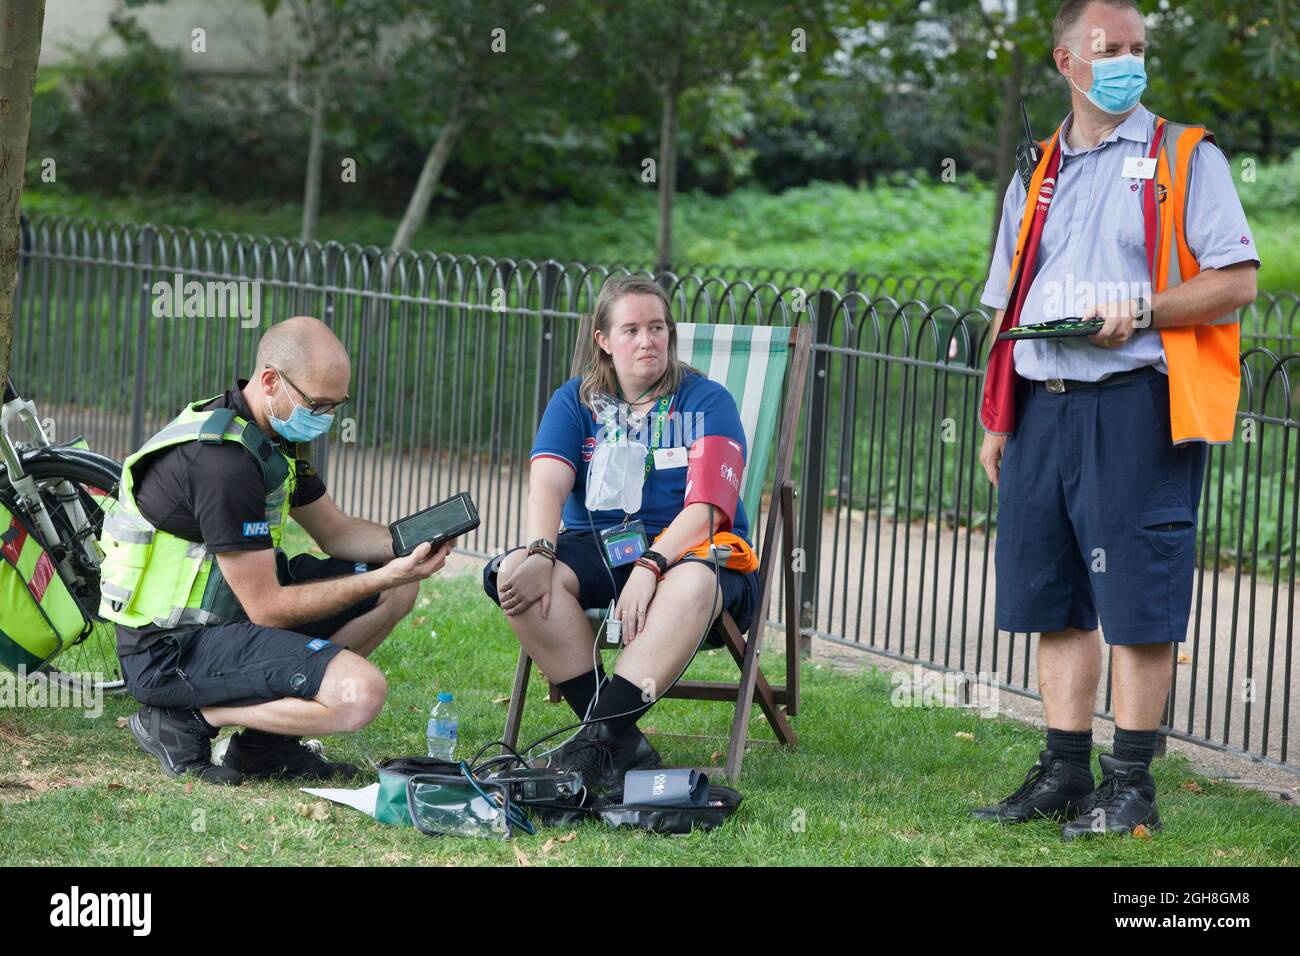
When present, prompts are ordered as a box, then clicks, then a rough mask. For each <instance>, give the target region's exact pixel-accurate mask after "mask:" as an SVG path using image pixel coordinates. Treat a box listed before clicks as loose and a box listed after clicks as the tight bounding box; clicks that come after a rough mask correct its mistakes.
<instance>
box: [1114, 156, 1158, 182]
mask: <svg viewBox="0 0 1300 956" xmlns="http://www.w3.org/2000/svg"><path fill="white" fill-rule="evenodd" d="M1155 174H1156V159H1155V157H1154V156H1126V157H1125V158H1124V168H1123V169H1122V170H1121V171H1120V175H1121V176H1123V177H1124V178H1125V179H1150V178H1151V177H1153V176H1154V175H1155Z"/></svg>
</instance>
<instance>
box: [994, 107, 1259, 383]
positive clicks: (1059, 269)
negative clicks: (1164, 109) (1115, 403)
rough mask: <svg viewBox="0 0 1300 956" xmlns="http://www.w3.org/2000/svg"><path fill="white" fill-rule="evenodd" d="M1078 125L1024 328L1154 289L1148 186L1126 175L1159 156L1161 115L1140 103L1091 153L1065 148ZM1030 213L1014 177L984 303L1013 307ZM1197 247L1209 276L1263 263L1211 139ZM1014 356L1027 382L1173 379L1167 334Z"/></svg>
mask: <svg viewBox="0 0 1300 956" xmlns="http://www.w3.org/2000/svg"><path fill="white" fill-rule="evenodd" d="M1073 118H1074V114H1073V113H1071V114H1070V115H1069V116H1067V117H1066V120H1065V125H1064V127H1063V129H1062V134H1061V168H1060V171H1059V172H1058V173H1057V177H1056V189H1055V191H1054V192H1053V194H1052V201H1051V206H1050V208H1049V211H1048V213H1047V219H1046V221H1045V223H1044V225H1043V236H1042V240H1041V242H1040V243H1039V247H1038V268H1037V271H1036V272H1035V274H1034V281H1033V283H1032V284H1031V285H1030V286H1029V292H1028V294H1027V295H1026V297H1025V305H1024V309H1023V311H1022V312H1021V314H1020V324H1021V325H1035V324H1037V323H1039V322H1047V321H1049V320H1051V319H1061V318H1065V317H1066V316H1071V315H1081V314H1082V313H1083V312H1084V310H1086V309H1087V308H1089V307H1090V306H1093V305H1098V304H1101V303H1103V302H1108V301H1122V300H1124V299H1135V298H1137V297H1138V296H1139V295H1141V294H1146V295H1150V294H1151V291H1152V290H1151V285H1150V284H1151V275H1150V273H1149V272H1148V271H1147V247H1146V227H1145V221H1144V220H1143V217H1142V188H1141V187H1142V182H1143V181H1142V180H1140V179H1136V178H1126V177H1125V176H1124V175H1123V173H1124V160H1125V159H1128V158H1129V157H1140V156H1146V155H1147V154H1148V153H1149V152H1150V151H1151V137H1152V134H1153V132H1154V129H1155V119H1156V118H1155V116H1154V114H1152V113H1151V112H1150V111H1149V110H1148V109H1146V107H1144V106H1141V105H1139V106H1138V107H1137V108H1136V109H1134V110H1133V112H1132V113H1130V114H1129V115H1128V116H1127V117H1125V119H1124V122H1122V123H1120V124H1119V126H1117V127H1116V128H1115V129H1114V130H1112V131H1111V133H1110V135H1109V136H1107V137H1106V138H1105V139H1104V140H1102V141H1101V142H1100V143H1098V144H1097V145H1096V146H1094V147H1092V148H1091V149H1075V148H1074V147H1072V146H1070V145H1069V143H1067V142H1066V141H1065V132H1066V131H1068V130H1069V128H1070V122H1071V120H1073ZM1024 209H1025V187H1024V184H1023V183H1021V181H1020V177H1019V175H1016V176H1012V177H1011V184H1010V186H1008V187H1007V191H1006V195H1005V197H1004V198H1003V203H1002V221H1001V224H1000V226H999V228H998V240H997V245H996V246H995V247H994V251H993V261H992V263H991V264H990V266H989V277H988V283H987V284H986V285H985V286H984V294H983V295H982V296H981V297H980V302H981V303H983V304H984V305H986V306H988V307H989V308H990V309H1005V308H1006V307H1007V303H1008V297H1007V276H1008V275H1009V274H1010V272H1011V259H1012V257H1013V256H1014V254H1015V245H1016V237H1017V235H1018V234H1019V231H1020V217H1021V214H1022V213H1023V212H1024ZM1187 244H1188V246H1189V247H1190V248H1191V250H1192V252H1193V253H1194V254H1195V255H1196V258H1197V260H1198V261H1199V262H1200V264H1201V268H1202V269H1222V268H1223V267H1225V266H1230V265H1234V264H1236V263H1238V262H1254V263H1255V264H1256V265H1259V252H1258V251H1257V250H1256V248H1255V241H1254V237H1253V236H1252V235H1251V232H1250V226H1249V225H1248V224H1247V223H1246V215H1245V213H1244V212H1243V211H1242V208H1241V200H1240V199H1238V198H1237V190H1236V187H1235V186H1234V184H1233V181H1232V171H1231V169H1230V168H1229V166H1228V161H1227V159H1226V158H1225V157H1224V155H1223V153H1222V151H1220V149H1219V148H1218V147H1217V146H1215V145H1214V144H1213V143H1209V142H1204V141H1202V142H1201V143H1199V144H1197V147H1196V150H1195V151H1194V152H1193V153H1192V162H1191V169H1190V172H1189V173H1188V186H1187ZM1012 357H1013V360H1014V362H1015V366H1016V372H1018V373H1019V374H1020V375H1021V377H1023V378H1028V379H1036V380H1039V381H1042V380H1045V379H1049V378H1073V379H1080V380H1082V381H1090V382H1095V381H1097V380H1099V379H1101V378H1102V377H1103V376H1105V375H1108V374H1111V373H1114V372H1126V371H1129V370H1130V369H1136V368H1141V367H1142V366H1144V365H1153V366H1155V368H1156V370H1157V371H1159V372H1162V373H1164V374H1166V375H1167V374H1168V373H1169V368H1168V366H1167V365H1166V363H1165V353H1164V347H1163V344H1162V342H1161V339H1160V330H1159V329H1158V328H1150V329H1139V330H1138V331H1136V332H1135V333H1134V334H1133V337H1132V338H1130V339H1129V340H1128V341H1127V342H1125V343H1124V344H1123V345H1120V346H1116V347H1115V348H1104V347H1102V346H1100V345H1095V344H1093V342H1092V341H1091V340H1089V339H1088V337H1087V336H1079V337H1069V338H1048V339H1025V340H1024V341H1021V342H1017V343H1015V348H1014V350H1013V351H1012Z"/></svg>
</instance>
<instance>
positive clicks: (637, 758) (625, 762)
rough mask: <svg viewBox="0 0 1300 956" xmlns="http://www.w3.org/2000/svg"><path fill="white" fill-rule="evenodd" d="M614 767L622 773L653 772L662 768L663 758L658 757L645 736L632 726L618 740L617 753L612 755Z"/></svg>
mask: <svg viewBox="0 0 1300 956" xmlns="http://www.w3.org/2000/svg"><path fill="white" fill-rule="evenodd" d="M614 763H615V766H617V767H620V768H622V771H623V772H624V773H627V772H628V771H629V770H654V769H656V768H657V767H662V766H663V763H664V762H663V758H662V757H660V756H659V751H657V750H655V749H654V747H652V746H650V741H648V740H646V736H645V734H643V733H641V731H640V729H638V727H637V726H636V724H633V725H632V726H631V728H630V729H629V730H628V731H627V732H626V733H625V734H623V736H622V737H620V738H618V752H617V753H616V754H615V755H614Z"/></svg>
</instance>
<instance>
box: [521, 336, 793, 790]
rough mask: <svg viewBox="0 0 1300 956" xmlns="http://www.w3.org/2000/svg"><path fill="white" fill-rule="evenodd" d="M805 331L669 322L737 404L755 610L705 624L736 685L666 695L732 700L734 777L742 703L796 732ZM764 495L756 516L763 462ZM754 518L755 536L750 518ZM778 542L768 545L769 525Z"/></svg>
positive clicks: (582, 348)
mask: <svg viewBox="0 0 1300 956" xmlns="http://www.w3.org/2000/svg"><path fill="white" fill-rule="evenodd" d="M591 323H592V318H591V316H584V317H583V320H582V323H581V325H580V326H579V330H578V347H577V349H576V351H575V354H574V357H573V365H572V369H571V372H570V374H571V375H578V374H581V369H582V368H583V366H584V363H585V360H586V353H587V350H588V349H590V348H594V347H595V345H594V342H593V340H592V325H591ZM810 344H811V342H810V334H809V330H808V329H807V328H805V327H802V326H799V327H795V328H787V327H784V326H742V325H700V324H691V323H685V322H679V323H678V324H677V354H678V357H679V358H680V359H681V360H682V361H683V362H685V363H686V364H688V365H691V366H693V367H695V368H697V369H699V370H700V371H701V372H704V373H705V374H706V375H708V377H709V378H711V379H713V380H714V381H716V382H719V383H721V384H722V385H725V386H726V388H727V391H729V392H730V393H731V395H732V397H733V398H734V399H735V400H736V406H737V408H738V409H739V410H740V418H741V422H742V424H743V425H744V428H745V441H746V444H747V447H748V451H749V460H748V461H747V462H746V465H745V477H744V486H743V487H742V488H741V500H742V501H743V502H744V505H745V513H746V514H748V515H749V516H750V519H751V528H750V534H751V537H752V538H753V543H754V547H755V550H756V551H757V553H758V556H759V570H758V575H759V595H760V597H759V604H758V608H759V610H758V612H756V613H755V615H754V618H755V619H754V621H753V623H752V624H751V625H750V633H749V634H748V635H743V634H741V632H740V629H739V628H738V627H737V626H736V622H735V620H733V619H732V617H731V615H730V614H728V613H727V612H726V611H725V610H724V611H723V612H722V613H721V614H720V615H719V616H718V620H717V622H716V623H715V624H714V629H715V631H717V632H719V636H720V637H721V639H722V642H723V646H725V647H726V648H727V649H728V650H729V651H730V652H731V655H732V657H733V658H734V659H735V661H736V664H737V665H738V666H739V668H740V681H739V683H730V682H726V681H699V680H681V681H678V682H677V684H676V686H674V687H673V688H672V690H670V691H669V692H668V694H667V695H666V696H668V697H678V698H686V699H691V700H717V701H730V702H731V703H733V704H734V706H735V713H734V716H733V718H732V724H731V736H730V741H729V745H728V749H727V765H726V775H727V777H728V779H730V780H732V781H735V780H736V779H738V778H739V776H740V765H741V761H742V760H743V759H744V751H745V744H746V743H747V733H746V732H747V729H748V727H749V715H750V709H751V706H752V705H753V703H754V701H755V700H757V702H758V705H759V707H760V708H761V709H762V711H763V713H764V715H766V717H767V720H768V723H770V724H771V725H772V730H773V731H774V732H775V733H776V736H777V739H778V740H779V741H780V742H781V743H783V744H785V745H787V746H793V745H794V744H795V743H796V742H797V740H798V738H797V737H796V736H795V733H794V730H793V728H791V726H790V722H789V719H788V717H789V716H790V715H794V714H796V713H797V712H798V709H799V607H798V591H797V589H796V586H795V579H794V564H793V556H792V553H791V552H792V550H793V546H794V540H795V539H794V519H795V513H794V483H793V481H792V480H791V478H790V464H791V459H792V457H793V455H794V436H795V426H796V424H797V422H798V419H799V406H800V404H801V401H802V398H803V392H804V383H805V381H806V378H807V372H808V357H809V349H810ZM773 455H775V459H776V460H775V464H774V467H772V469H771V471H772V474H773V480H772V484H771V488H772V494H771V499H770V502H769V505H768V508H767V511H766V513H765V514H764V513H763V512H762V510H761V504H762V501H763V492H764V490H765V488H766V487H767V485H766V484H765V479H766V477H767V475H768V471H769V463H771V462H772V457H773ZM760 515H762V518H763V527H762V535H761V537H756V535H758V532H759V528H758V521H759V516H760ZM778 521H780V539H779V541H780V543H779V549H778V545H777V541H778V537H777V522H778ZM778 568H779V569H780V571H781V574H782V575H783V579H784V584H785V614H784V617H785V645H786V646H785V653H786V682H785V684H784V685H778V686H773V685H772V684H770V683H769V682H768V680H767V678H766V677H764V676H763V674H762V672H761V671H760V670H759V668H758V654H759V649H760V647H759V645H760V644H761V640H759V639H758V638H761V636H762V634H763V630H764V626H765V625H764V618H765V616H766V608H767V606H768V599H769V595H770V594H771V590H772V580H773V575H774V574H775V573H776V572H777V570H778ZM606 613H607V612H606V610H603V609H595V610H589V611H588V612H587V617H588V619H589V620H590V621H591V622H592V626H593V629H594V628H598V627H599V626H600V622H601V620H602V619H603V618H604V616H605V614H606ZM531 666H532V661H531V660H530V659H529V657H528V655H527V653H525V652H524V651H523V650H521V651H520V653H519V664H518V666H517V667H516V669H515V679H514V686H513V689H512V692H511V695H510V708H509V711H508V713H507V716H506V729H505V735H504V740H505V741H506V743H508V744H510V745H511V746H512V747H513V746H515V745H516V744H517V743H518V739H519V723H520V719H521V717H522V716H523V709H524V697H525V694H526V693H527V689H528V675H529V671H530V668H531ZM560 699H561V698H560V694H559V690H558V689H557V688H556V687H555V685H554V684H552V685H551V687H550V700H551V701H552V702H554V703H558V702H559V701H560Z"/></svg>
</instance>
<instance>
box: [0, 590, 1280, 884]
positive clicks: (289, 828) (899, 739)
mask: <svg viewBox="0 0 1300 956" xmlns="http://www.w3.org/2000/svg"><path fill="white" fill-rule="evenodd" d="M515 654H516V645H515V642H514V640H513V638H512V637H511V635H510V632H509V630H508V627H507V625H506V623H505V620H504V618H503V617H502V615H501V614H500V612H499V611H497V610H496V609H495V607H493V606H492V605H491V604H490V603H489V602H488V601H487V599H486V598H485V597H484V596H483V594H482V592H481V589H480V587H479V584H478V579H477V576H476V575H469V576H462V577H458V578H452V579H447V580H442V581H437V582H433V583H429V584H426V586H425V588H424V591H423V595H422V599H421V602H420V604H419V605H418V606H417V608H416V610H415V612H414V613H413V614H412V615H411V616H410V617H409V618H408V619H407V620H406V621H405V622H403V624H402V625H401V626H400V628H399V629H398V630H397V631H396V632H395V633H394V634H393V635H392V636H391V637H390V638H389V640H388V641H387V642H386V643H385V644H384V645H383V646H382V647H381V648H380V649H379V650H378V652H377V653H376V655H375V657H374V660H375V663H377V664H378V665H379V666H380V667H381V668H382V669H383V670H384V671H385V673H386V674H387V675H388V679H389V686H390V695H389V699H388V703H387V705H386V707H385V708H384V710H383V712H382V713H381V715H380V716H379V718H378V719H377V720H376V721H375V722H374V723H373V724H372V725H371V726H370V727H368V728H366V729H365V730H364V731H362V732H361V733H360V734H356V735H352V736H338V737H329V738H326V739H325V744H326V748H327V752H328V754H329V756H330V757H332V758H334V759H348V760H352V761H353V762H356V763H358V764H364V762H365V757H366V755H367V753H369V754H371V755H373V756H374V757H375V758H376V759H381V758H382V757H386V756H395V755H399V754H411V753H419V752H421V751H422V748H423V739H422V733H423V725H424V717H425V714H426V708H427V707H428V706H429V704H430V702H431V701H432V700H433V698H434V694H435V692H436V691H439V690H450V691H452V692H454V693H455V694H456V698H457V701H458V703H459V705H460V708H461V739H462V740H463V741H464V742H465V743H466V744H471V745H477V744H479V743H485V742H487V741H489V740H493V739H495V738H496V737H497V736H498V735H499V734H500V732H501V728H502V726H503V722H504V719H505V705H504V703H503V702H502V701H501V698H502V697H503V696H504V695H505V694H507V693H508V688H509V685H510V677H511V674H512V672H513V666H514V660H515ZM768 657H769V659H768V661H767V666H769V667H779V665H780V661H779V657H778V655H775V654H772V655H768ZM733 670H734V668H732V666H731V664H730V661H729V659H726V658H724V656H723V652H720V651H719V652H714V653H711V654H710V653H706V654H703V655H701V656H700V657H699V658H698V659H697V661H696V662H695V664H694V665H692V676H697V677H706V678H716V679H721V678H727V677H730V676H732V673H731V672H732V671H733ZM804 681H805V683H804V688H805V691H804V693H805V702H804V706H803V709H802V710H801V712H800V714H799V715H798V716H797V717H796V718H795V719H794V724H795V728H796V730H797V732H798V733H799V734H800V737H801V742H800V745H799V747H798V748H797V749H795V750H793V751H789V752H785V751H782V750H780V749H778V748H776V747H775V746H772V745H763V744H757V745H754V746H752V747H751V749H750V752H749V754H748V756H747V758H746V761H745V766H744V772H743V776H742V779H741V781H740V784H739V789H740V790H741V791H742V792H743V793H744V795H745V800H744V803H743V804H742V805H741V807H740V809H739V810H738V811H737V812H736V814H735V815H734V816H733V817H732V818H731V819H730V820H729V821H728V822H727V823H726V825H724V826H723V827H722V828H720V829H718V830H716V831H714V832H711V833H696V834H691V835H689V836H685V837H676V838H671V837H660V836H655V835H653V834H649V833H641V832H630V831H620V830H613V829H611V828H608V827H606V826H604V825H602V824H599V823H585V824H582V825H579V826H576V827H560V828H539V831H538V833H537V834H536V835H535V836H520V837H518V838H517V839H516V840H514V841H513V843H512V844H510V845H507V844H504V843H496V842H478V841H474V840H463V839H456V838H444V839H430V838H428V837H424V836H422V835H420V834H419V833H418V832H417V831H415V830H414V829H399V828H392V827H387V826H384V825H383V824H380V823H377V822H375V821H373V820H371V819H369V818H367V817H365V816H363V815H362V814H360V813H358V812H356V811H353V810H350V809H347V808H344V807H338V806H330V807H328V810H327V818H326V819H324V820H315V819H310V818H309V817H307V816H303V815H301V814H303V813H306V812H307V811H309V810H310V809H311V807H312V805H313V804H314V801H313V800H312V799H311V798H309V797H307V796H306V795H305V794H302V793H300V792H298V790H297V789H296V788H295V786H294V785H293V784H291V783H285V782H265V781H263V782H249V783H246V784H244V785H242V786H240V787H236V788H228V789H227V788H215V787H210V786H207V785H205V784H201V783H194V784H192V785H187V784H186V783H185V782H184V781H183V780H169V779H167V778H165V777H164V776H163V775H162V773H161V772H160V770H159V769H158V765H157V762H156V761H155V760H154V758H152V757H150V756H148V755H147V754H145V753H144V752H143V751H141V750H140V749H139V747H138V746H137V745H136V743H135V741H134V740H133V739H132V738H131V736H130V732H129V731H128V730H126V729H125V728H124V727H119V726H118V723H119V720H120V719H121V718H124V717H126V716H127V715H129V714H130V713H131V712H132V711H134V710H135V709H136V706H137V705H135V704H134V702H132V701H131V700H129V699H122V698H116V699H107V700H106V701H105V708H104V712H103V714H102V716H100V717H98V718H96V719H88V718H86V717H84V716H83V715H82V713H81V711H78V710H71V709H63V710H53V709H47V710H24V711H18V710H12V709H11V710H7V711H4V712H0V859H3V860H5V861H6V862H7V863H9V864H18V865H21V864H38V865H51V864H56V865H157V864H168V865H171V864H181V865H204V864H210V865H242V864H270V865H274V864H292V865H328V866H333V865H350V864H370V865H429V864H505V865H516V864H517V863H518V862H519V860H518V858H517V857H516V855H515V851H516V850H518V851H522V853H523V854H524V855H525V857H526V860H527V862H528V863H529V864H531V865H539V866H540V865H553V864H588V863H590V864H604V865H650V864H654V865H665V864H667V865H714V866H726V865H752V864H756V863H758V864H780V865H794V864H897V865H943V864H963V865H1025V864H1049V865H1126V866H1127V865H1215V864H1220V863H1222V864H1238V865H1267V866H1288V865H1294V864H1295V862H1296V861H1297V859H1300V817H1297V815H1296V811H1295V810H1293V809H1288V808H1287V807H1286V806H1284V805H1281V804H1279V803H1278V802H1277V801H1275V800H1273V799H1271V798H1269V797H1266V796H1264V795H1261V794H1259V793H1255V792H1245V791H1242V790H1239V789H1236V788H1234V787H1232V786H1231V785H1228V784H1225V783H1221V782H1212V781H1210V780H1207V779H1205V778H1203V777H1200V776H1198V775H1196V774H1194V773H1193V772H1192V771H1191V769H1190V768H1189V765H1188V763H1187V762H1186V760H1184V759H1182V758H1169V759H1165V760H1160V761H1157V762H1156V764H1155V768H1154V769H1155V774H1156V779H1157V781H1158V783H1159V787H1160V793H1161V804H1160V806H1161V813H1162V816H1163V818H1164V821H1165V830H1164V832H1162V833H1159V834H1156V835H1155V836H1154V837H1153V838H1152V839H1147V840H1143V839H1132V838H1120V839H1113V838H1112V839H1104V840H1100V839H1099V840H1091V841H1085V842H1080V843H1076V844H1063V843H1061V842H1060V841H1059V839H1058V827H1057V826H1054V825H1053V824H1050V823H1047V822H1043V823H1035V824H1028V825H1023V826H1019V827H1014V828H1005V829H1003V828H999V827H997V826H995V825H992V824H983V823H977V822H975V821H972V820H970V819H969V818H968V817H967V816H966V808H967V807H969V806H972V805H975V804H979V803H984V802H989V801H993V800H995V799H997V798H999V797H1001V796H1003V795H1005V793H1007V792H1009V791H1010V790H1011V789H1012V788H1014V786H1015V785H1017V784H1018V783H1019V782H1020V779H1021V777H1022V775H1023V774H1024V772H1025V770H1026V768H1027V767H1028V766H1029V765H1030V764H1031V763H1032V762H1033V760H1034V757H1035V756H1036V754H1037V752H1038V750H1039V749H1040V746H1041V737H1040V735H1039V732H1037V731H1035V730H1033V729H1032V728H1029V727H1027V726H1025V725H1022V724H1018V723H1015V722H1012V721H1009V720H1003V719H993V720H986V719H981V718H979V717H977V716H974V715H972V714H970V713H969V712H965V711H960V710H955V709H904V708H896V707H893V706H891V704H890V685H889V682H888V680H887V678H886V677H885V676H884V675H881V674H879V673H871V672H868V673H864V674H861V675H846V674H843V673H840V672H835V671H832V670H830V669H828V668H824V667H821V666H817V665H806V666H805V670H804ZM568 714H569V711H568V709H567V707H564V705H559V706H554V705H550V704H548V703H546V702H545V689H544V685H543V684H542V682H541V679H540V678H538V677H537V676H536V675H534V678H533V683H532V686H531V689H530V694H529V706H528V709H527V713H526V717H525V722H524V734H525V736H528V735H532V736H540V735H541V734H542V733H543V732H545V731H546V730H550V729H558V728H559V727H560V726H562V722H563V723H567V721H568ZM729 723H730V710H729V709H728V707H727V706H725V705H722V704H710V703H699V702H685V701H667V702H665V703H663V704H661V705H659V706H657V707H656V708H655V710H654V711H652V712H651V714H650V715H649V716H648V717H647V718H645V720H644V721H643V726H644V727H645V728H646V729H647V730H650V731H651V738H652V740H653V741H654V742H655V744H656V746H657V747H658V748H659V749H660V751H661V752H662V753H663V755H664V757H665V760H666V762H668V763H670V764H697V763H698V764H708V763H709V762H710V759H711V757H713V758H714V759H720V758H719V757H717V756H716V755H717V754H718V752H720V751H724V750H725V741H724V740H723V739H721V738H722V736H723V735H725V734H726V732H727V730H728V727H729ZM751 731H752V734H753V736H755V737H758V738H763V739H771V735H770V733H769V732H768V730H767V727H766V723H765V721H764V720H763V718H762V716H761V715H760V714H757V712H756V716H755V718H754V721H753V724H752V726H751ZM656 732H658V735H656ZM667 733H672V734H709V735H717V736H718V738H719V739H717V740H698V739H686V738H682V737H669V736H663V735H664V734H667ZM366 782H369V781H366ZM29 784H35V786H36V788H37V789H32V788H31V786H29ZM1193 784H1194V786H1193ZM322 806H324V805H322ZM801 823H802V825H800V824H801ZM569 833H576V836H575V838H573V839H572V840H570V841H569V842H563V843H561V842H558V841H557V842H555V843H553V844H550V845H549V846H548V840H550V839H551V838H554V837H563V836H565V835H566V834H569Z"/></svg>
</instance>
